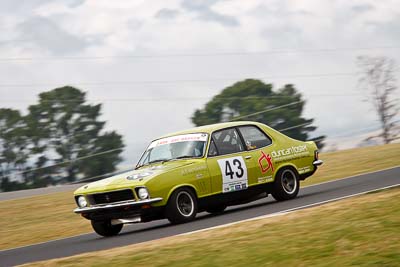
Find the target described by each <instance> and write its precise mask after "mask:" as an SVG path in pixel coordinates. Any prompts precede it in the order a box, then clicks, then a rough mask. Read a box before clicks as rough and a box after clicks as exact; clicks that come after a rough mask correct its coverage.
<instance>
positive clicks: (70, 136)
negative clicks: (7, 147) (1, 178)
mask: <svg viewBox="0 0 400 267" xmlns="http://www.w3.org/2000/svg"><path fill="white" fill-rule="evenodd" d="M85 102H86V94H85V93H84V92H82V91H80V90H79V89H76V88H73V87H70V86H65V87H61V88H56V89H54V90H51V91H48V92H44V93H41V94H40V95H39V103H38V104H36V105H31V106H30V107H29V115H28V116H27V122H28V125H29V128H30V130H31V135H32V140H33V142H34V143H35V147H36V148H37V150H38V152H42V156H41V157H40V158H39V159H38V160H37V161H36V166H35V167H40V166H44V165H45V164H46V163H48V162H49V160H48V158H50V157H51V155H53V157H52V158H55V160H54V161H52V162H51V164H57V165H55V166H54V167H53V168H51V170H52V177H53V179H54V178H56V179H58V180H62V181H68V182H71V181H75V180H76V179H77V178H79V177H87V176H92V175H98V174H103V173H104V172H111V171H114V170H115V166H116V164H118V163H119V162H120V161H121V160H122V159H121V158H120V156H119V154H120V153H121V152H122V147H123V142H122V137H121V136H120V135H118V134H117V133H116V132H105V133H103V132H102V130H103V127H104V124H105V122H103V121H100V120H98V117H99V116H100V115H101V114H100V110H101V104H98V105H90V104H85ZM108 150H112V151H110V152H108V153H103V154H100V155H97V156H94V157H90V155H93V154H98V153H100V152H104V151H108ZM54 155H55V156H54Z"/></svg>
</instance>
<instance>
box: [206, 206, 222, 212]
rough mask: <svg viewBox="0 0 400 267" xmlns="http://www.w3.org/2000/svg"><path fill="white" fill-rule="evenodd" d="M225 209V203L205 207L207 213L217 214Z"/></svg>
mask: <svg viewBox="0 0 400 267" xmlns="http://www.w3.org/2000/svg"><path fill="white" fill-rule="evenodd" d="M225 209H226V206H225V205H218V206H211V207H208V208H207V209H206V211H207V212H208V213H211V214H218V213H222V212H224V210H225Z"/></svg>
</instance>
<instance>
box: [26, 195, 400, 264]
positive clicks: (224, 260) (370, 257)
mask: <svg viewBox="0 0 400 267" xmlns="http://www.w3.org/2000/svg"><path fill="white" fill-rule="evenodd" d="M399 198H400V189H399V188H396V189H392V190H388V191H383V192H379V193H375V194H367V195H363V196H359V197H354V198H350V199H346V200H342V201H338V202H334V203H330V204H327V205H323V206H318V207H314V208H310V209H307V210H300V211H297V212H293V213H289V214H286V215H282V216H278V217H272V218H266V219H259V220H254V221H249V222H243V223H238V224H236V225H231V226H227V227H223V228H219V229H211V230H207V231H204V232H199V233H194V234H191V235H186V236H175V237H169V238H164V239H161V240H154V241H150V242H146V243H142V244H136V245H130V246H126V247H122V248H116V249H111V250H104V251H97V252H93V253H85V254H81V255H78V256H73V257H68V258H62V259H55V260H50V261H45V262H39V263H33V264H30V266H77V265H80V266H110V265H113V266H353V265H355V266H399V262H400V253H399V251H400V220H399V218H400V202H399V201H398V200H399Z"/></svg>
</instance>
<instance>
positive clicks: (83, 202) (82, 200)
mask: <svg viewBox="0 0 400 267" xmlns="http://www.w3.org/2000/svg"><path fill="white" fill-rule="evenodd" d="M78 205H79V207H81V208H84V207H87V201H86V199H85V197H84V196H80V197H78Z"/></svg>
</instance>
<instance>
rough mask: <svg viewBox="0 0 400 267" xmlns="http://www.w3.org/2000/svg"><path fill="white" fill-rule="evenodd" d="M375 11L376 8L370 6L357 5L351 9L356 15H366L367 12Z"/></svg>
mask: <svg viewBox="0 0 400 267" xmlns="http://www.w3.org/2000/svg"><path fill="white" fill-rule="evenodd" d="M373 9H374V7H373V6H372V5H369V4H362V5H355V6H353V7H351V10H352V11H354V12H356V13H364V12H367V11H370V10H373Z"/></svg>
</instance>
